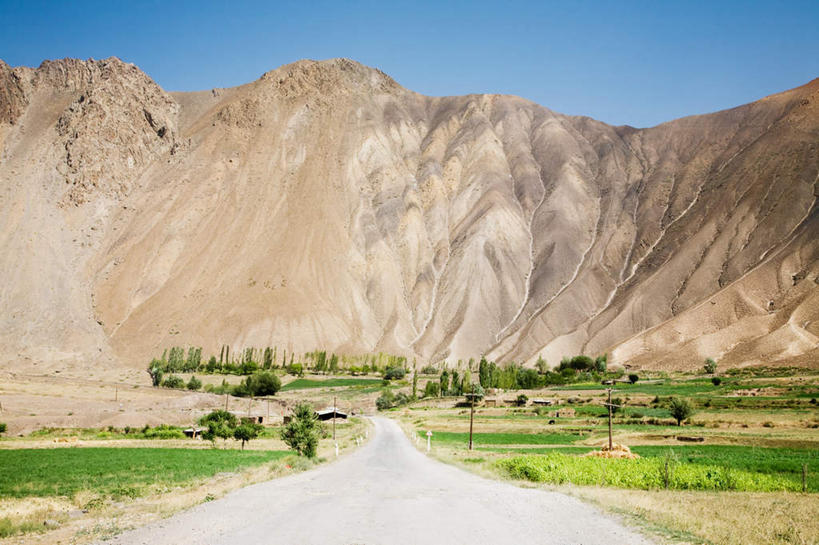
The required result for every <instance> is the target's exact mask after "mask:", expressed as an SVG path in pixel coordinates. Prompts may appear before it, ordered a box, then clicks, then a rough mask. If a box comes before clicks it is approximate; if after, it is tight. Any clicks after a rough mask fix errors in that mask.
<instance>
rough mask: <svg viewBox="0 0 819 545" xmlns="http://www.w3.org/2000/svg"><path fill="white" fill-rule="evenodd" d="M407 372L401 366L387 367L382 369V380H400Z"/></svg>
mask: <svg viewBox="0 0 819 545" xmlns="http://www.w3.org/2000/svg"><path fill="white" fill-rule="evenodd" d="M406 374H407V372H406V370H405V369H404V368H403V367H387V369H386V371H384V380H401V379H402V378H404V377H405V376H406Z"/></svg>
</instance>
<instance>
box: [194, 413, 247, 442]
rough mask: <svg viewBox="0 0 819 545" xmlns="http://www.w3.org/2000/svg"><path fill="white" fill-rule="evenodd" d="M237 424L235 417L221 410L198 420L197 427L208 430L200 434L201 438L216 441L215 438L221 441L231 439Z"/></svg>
mask: <svg viewBox="0 0 819 545" xmlns="http://www.w3.org/2000/svg"><path fill="white" fill-rule="evenodd" d="M238 424H239V422H238V420H236V415H234V414H233V413H230V412H228V411H225V410H222V409H217V410H215V411H213V412H211V413H209V414H206V415H205V416H203V417H202V418H200V419H199V425H200V426H207V428H208V429H207V430H206V431H205V432H203V433H202V437H203V438H204V439H207V440H208V441H216V438H217V437H221V438H222V439H229V438H231V437H233V432H234V430H235V429H236V427H237V426H238Z"/></svg>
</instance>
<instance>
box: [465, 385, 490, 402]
mask: <svg viewBox="0 0 819 545" xmlns="http://www.w3.org/2000/svg"><path fill="white" fill-rule="evenodd" d="M464 394H465V395H466V400H467V401H468V402H474V403H477V402H478V401H480V400H482V399H483V398H484V396H485V395H486V390H484V389H483V386H481V385H480V384H472V385H470V386H469V391H468V392H464Z"/></svg>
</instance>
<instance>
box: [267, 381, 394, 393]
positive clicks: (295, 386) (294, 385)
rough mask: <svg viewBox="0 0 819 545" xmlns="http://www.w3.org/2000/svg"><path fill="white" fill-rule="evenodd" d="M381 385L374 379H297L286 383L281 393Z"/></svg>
mask: <svg viewBox="0 0 819 545" xmlns="http://www.w3.org/2000/svg"><path fill="white" fill-rule="evenodd" d="M376 384H381V379H376V378H329V379H327V380H313V379H309V378H297V379H296V380H294V381H293V382H288V383H287V384H285V385H284V386H282V389H281V391H282V392H289V391H291V390H305V389H309V388H335V387H339V386H374V385H376Z"/></svg>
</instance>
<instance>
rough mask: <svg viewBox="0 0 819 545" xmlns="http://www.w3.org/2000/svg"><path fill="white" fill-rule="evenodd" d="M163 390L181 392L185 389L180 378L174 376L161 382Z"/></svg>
mask: <svg viewBox="0 0 819 545" xmlns="http://www.w3.org/2000/svg"><path fill="white" fill-rule="evenodd" d="M162 387H163V388H174V389H176V390H182V389H184V388H185V381H184V380H182V377H178V376H176V375H171V376H169V377H168V378H166V379H165V380H163V381H162Z"/></svg>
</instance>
